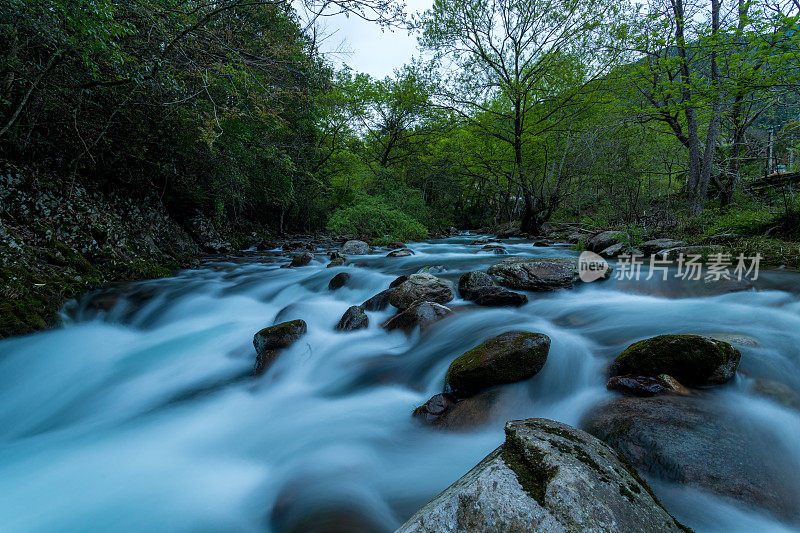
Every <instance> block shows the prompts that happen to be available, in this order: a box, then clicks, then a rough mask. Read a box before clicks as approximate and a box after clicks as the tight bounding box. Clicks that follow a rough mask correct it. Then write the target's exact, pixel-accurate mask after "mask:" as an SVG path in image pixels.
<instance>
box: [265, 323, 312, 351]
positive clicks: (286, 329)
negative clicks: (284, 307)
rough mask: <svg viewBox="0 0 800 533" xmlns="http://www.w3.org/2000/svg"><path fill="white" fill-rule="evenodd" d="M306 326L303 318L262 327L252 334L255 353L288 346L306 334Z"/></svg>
mask: <svg viewBox="0 0 800 533" xmlns="http://www.w3.org/2000/svg"><path fill="white" fill-rule="evenodd" d="M307 331H308V326H307V325H306V322H305V320H300V319H297V320H290V321H289V322H282V323H280V324H276V325H274V326H269V327H268V328H264V329H262V330H261V331H259V332H258V333H256V334H255V335H254V336H253V346H255V348H256V353H261V352H263V351H264V350H282V349H283V348H288V347H289V346H291V345H292V344H294V343H295V342H297V341H298V340H300V337H302V336H303V335H305V334H306V332H307Z"/></svg>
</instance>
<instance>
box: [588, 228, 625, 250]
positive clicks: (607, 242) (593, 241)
mask: <svg viewBox="0 0 800 533" xmlns="http://www.w3.org/2000/svg"><path fill="white" fill-rule="evenodd" d="M626 237H627V234H626V233H625V232H624V231H603V232H601V233H598V234H597V235H593V236H591V237H589V238H587V239H586V240H585V241H584V244H585V245H586V249H587V250H591V251H593V252H599V251H600V250H605V249H606V248H608V247H609V246H611V245H612V244H617V243H618V242H621V241H623V240H624V239H625V238H626Z"/></svg>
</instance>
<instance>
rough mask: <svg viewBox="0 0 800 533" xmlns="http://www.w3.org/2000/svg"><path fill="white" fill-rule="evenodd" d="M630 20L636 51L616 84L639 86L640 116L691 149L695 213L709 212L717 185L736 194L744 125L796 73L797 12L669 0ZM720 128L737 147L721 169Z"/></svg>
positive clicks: (742, 0) (739, 1)
mask: <svg viewBox="0 0 800 533" xmlns="http://www.w3.org/2000/svg"><path fill="white" fill-rule="evenodd" d="M632 26H633V27H635V28H638V31H637V32H636V34H635V35H634V36H633V38H632V39H631V43H632V50H633V52H634V53H633V55H631V56H629V59H630V60H631V63H630V64H629V65H626V66H623V67H621V69H620V70H619V72H620V73H621V80H622V81H621V83H620V85H619V86H620V87H622V86H623V85H629V86H630V87H633V88H634V90H635V93H634V94H632V93H630V92H627V97H628V98H631V100H632V101H636V97H637V96H638V97H639V98H641V102H642V103H641V104H640V106H639V111H638V120H639V121H640V122H641V123H647V122H651V121H656V122H660V123H662V124H664V125H665V126H666V127H667V130H666V131H668V132H669V133H671V134H672V135H674V136H675V137H676V138H677V139H678V140H679V141H680V143H681V144H682V145H683V147H684V148H685V149H686V151H687V174H688V180H687V188H686V190H687V193H688V197H689V203H690V212H692V213H695V214H696V213H699V212H700V211H701V210H702V209H703V207H704V206H705V204H706V200H707V197H708V191H709V185H710V184H714V185H715V186H716V187H717V188H718V189H720V190H721V191H722V193H723V194H722V196H723V203H725V202H727V201H729V200H730V197H731V195H732V193H733V190H734V189H735V186H736V184H737V183H738V182H739V181H740V175H739V167H740V164H741V160H742V157H743V152H744V150H745V133H746V131H747V130H748V129H749V128H750V127H752V126H753V125H754V123H755V122H756V120H758V117H759V116H761V115H762V114H763V113H764V112H765V111H766V110H767V109H768V108H770V107H771V106H772V105H773V103H774V102H775V100H774V96H775V92H776V89H777V88H779V87H781V86H784V87H785V84H787V83H789V84H790V83H792V80H797V77H796V76H797V73H796V70H797V64H796V60H795V59H793V57H791V56H792V54H791V51H792V50H794V51H795V53H796V50H797V38H798V35H797V32H796V31H795V30H796V26H797V18H796V17H795V16H789V15H788V14H787V13H785V12H783V11H781V8H780V7H779V6H772V7H769V6H768V4H767V3H766V2H762V3H761V4H758V3H756V2H750V1H747V0H736V2H735V3H733V4H730V5H723V2H722V0H710V3H709V4H708V5H707V6H706V5H704V4H702V3H694V2H692V1H691V0H670V2H669V3H668V4H664V3H663V2H660V1H655V2H651V3H649V4H648V5H647V6H646V8H645V9H644V10H643V11H642V12H640V13H639V14H638V17H637V22H636V24H633V25H632ZM787 54H788V55H789V57H787ZM770 93H771V96H770ZM721 129H722V130H723V131H724V132H725V133H727V137H728V138H727V139H725V140H727V141H729V143H730V145H731V149H730V152H729V159H728V162H727V165H723V166H720V165H719V163H720V162H719V161H718V156H717V154H718V152H719V148H720V141H721V139H720V135H719V134H720V130H721ZM725 167H727V168H725Z"/></svg>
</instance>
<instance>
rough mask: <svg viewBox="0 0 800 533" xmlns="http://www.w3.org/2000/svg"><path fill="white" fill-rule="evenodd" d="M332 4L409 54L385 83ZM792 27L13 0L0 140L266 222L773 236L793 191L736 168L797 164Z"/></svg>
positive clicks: (517, 9) (675, 10) (692, 19)
mask: <svg viewBox="0 0 800 533" xmlns="http://www.w3.org/2000/svg"><path fill="white" fill-rule="evenodd" d="M309 1H310V0H309ZM301 8H302V9H301ZM309 10H310V11H309ZM300 11H302V12H303V13H306V16H304V17H301V16H300V14H299V13H300ZM309 12H310V13H313V15H312V16H308V15H307V14H308V13H309ZM330 12H337V13H341V12H347V13H349V14H350V16H353V17H363V18H366V19H368V20H374V21H375V23H376V24H382V25H385V26H389V27H403V28H412V29H413V30H414V31H417V33H418V35H419V45H420V54H419V56H418V58H417V59H415V60H413V61H411V62H410V63H409V64H407V65H405V66H403V67H402V68H398V69H396V70H395V73H394V75H393V76H390V77H387V78H385V79H374V78H372V77H370V76H369V75H367V74H364V73H360V72H354V71H352V70H351V69H349V68H347V67H346V66H342V65H337V64H336V63H334V62H332V61H329V60H327V59H326V57H325V56H324V55H323V54H321V53H320V51H319V47H318V42H317V41H316V40H315V39H317V38H318V36H317V32H316V27H317V25H318V24H319V19H321V18H324V17H325V16H326V15H327V14H328V13H330ZM796 25H797V6H796V5H794V4H792V3H791V2H784V1H782V0H755V1H753V0H747V1H746V0H740V1H738V2H729V3H726V2H723V1H722V0H719V1H714V2H712V3H711V4H706V3H700V2H692V1H688V0H680V1H673V2H671V3H664V2H656V1H652V2H650V3H648V4H644V5H636V6H634V5H631V4H628V3H627V2H616V1H613V0H591V1H588V2H585V1H578V0H526V1H512V0H470V1H467V2H449V1H443V0H442V1H436V2H434V3H433V6H432V7H431V8H430V9H429V10H427V11H425V12H423V13H417V14H413V15H412V14H407V13H404V11H403V9H402V5H400V4H397V3H395V2H386V1H383V0H335V1H331V0H324V2H322V3H320V4H316V5H314V4H310V3H308V4H302V5H300V4H298V5H294V4H292V3H289V2H283V1H277V0H270V1H256V2H254V1H252V0H220V1H210V0H209V1H199V2H197V1H186V0H134V1H126V2H120V1H114V0H77V1H66V0H43V1H35V2H34V1H30V0H11V1H10V2H4V3H3V6H2V7H0V26H1V27H2V32H1V35H2V37H0V47H2V50H3V54H2V58H0V79H1V80H2V86H3V87H2V99H0V149H1V150H2V157H3V158H4V159H6V160H8V161H12V162H22V163H29V164H35V165H36V167H37V168H45V169H52V170H55V171H57V172H58V173H59V175H61V176H62V177H63V179H65V180H74V179H75V178H76V177H77V179H78V180H79V181H80V182H82V183H85V184H86V186H87V188H89V189H98V190H114V191H118V192H119V191H124V194H126V195H130V196H132V197H136V196H137V195H141V194H142V193H143V192H146V193H147V194H150V195H154V196H157V197H158V198H159V199H160V200H161V201H162V202H163V204H164V205H165V206H166V208H167V209H168V211H169V212H170V213H171V214H173V215H174V216H175V217H177V218H178V219H179V220H180V219H181V218H187V217H190V216H192V215H193V214H194V213H196V212H201V213H203V214H205V215H207V216H208V218H209V219H211V220H212V221H214V222H215V223H218V224H223V223H225V224H232V225H233V226H235V227H248V226H249V225H252V224H259V225H262V226H265V227H267V228H269V229H270V230H272V231H273V232H275V233H282V232H292V231H294V232H299V231H319V230H325V229H327V230H330V231H335V232H339V233H352V234H357V235H360V236H362V237H369V238H373V239H388V240H402V239H409V238H419V237H421V236H423V235H425V234H426V232H436V231H439V230H441V229H442V228H447V227H450V226H455V227H457V228H477V227H485V226H497V225H500V224H503V223H507V222H511V221H519V222H520V223H521V229H522V231H523V232H525V233H530V234H536V233H537V232H538V231H539V229H540V228H541V226H542V225H543V224H545V223H547V222H550V221H573V222H581V223H586V224H592V225H595V226H598V227H604V226H608V225H619V224H622V225H625V226H628V227H631V228H632V231H634V232H635V231H636V229H635V228H645V229H647V230H651V229H652V228H653V227H662V226H665V225H666V227H667V228H668V229H669V230H671V231H683V230H686V231H693V232H695V233H697V234H703V233H707V232H709V231H720V230H723V229H726V230H727V229H737V230H738V231H746V230H748V229H751V230H752V229H753V226H758V229H763V227H766V226H769V225H772V226H780V228H781V230H786V231H794V230H795V225H794V222H793V221H794V217H795V213H796V211H797V206H796V205H795V204H796V202H795V199H794V195H793V194H791V193H789V196H788V197H786V194H785V193H784V192H778V193H773V194H766V195H763V194H762V195H755V194H754V193H753V192H752V190H751V189H750V188H748V183H749V182H750V181H753V180H755V179H758V178H762V177H764V176H765V175H768V174H773V173H775V172H778V171H785V172H791V171H794V170H796V165H797V164H800V160H798V162H797V163H795V159H794V153H795V151H796V149H797V147H798V146H800V145H799V144H798V143H800V139H798V137H797V127H798V116H797V114H798V104H799V103H800V101H799V100H800V99H799V98H798V93H797V90H798V84H797V82H798V75H800V72H799V71H798V67H799V66H800V65H798V55H797V53H798V42H799V41H800V36H798V35H797V33H796V31H795V29H796Z"/></svg>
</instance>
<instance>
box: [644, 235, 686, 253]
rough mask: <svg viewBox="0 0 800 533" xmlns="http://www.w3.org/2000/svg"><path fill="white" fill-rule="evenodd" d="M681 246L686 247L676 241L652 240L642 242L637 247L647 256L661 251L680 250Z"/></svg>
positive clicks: (681, 242)
mask: <svg viewBox="0 0 800 533" xmlns="http://www.w3.org/2000/svg"><path fill="white" fill-rule="evenodd" d="M683 246H688V244H687V243H685V242H684V241H679V240H676V239H652V240H649V241H645V242H643V243H642V244H641V245H639V248H641V250H642V252H643V253H645V254H647V255H653V254H656V253H658V252H660V251H662V250H667V249H669V248H681V247H683Z"/></svg>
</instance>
